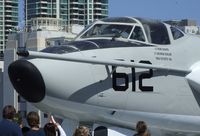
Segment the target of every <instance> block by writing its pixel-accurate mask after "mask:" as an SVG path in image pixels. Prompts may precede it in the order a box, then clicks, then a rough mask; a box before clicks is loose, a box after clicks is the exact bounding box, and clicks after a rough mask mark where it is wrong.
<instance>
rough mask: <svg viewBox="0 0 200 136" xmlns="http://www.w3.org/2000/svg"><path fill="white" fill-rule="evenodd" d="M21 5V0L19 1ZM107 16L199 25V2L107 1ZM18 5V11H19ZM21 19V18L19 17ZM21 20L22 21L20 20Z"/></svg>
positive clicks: (189, 0) (178, 0) (192, 0)
mask: <svg viewBox="0 0 200 136" xmlns="http://www.w3.org/2000/svg"><path fill="white" fill-rule="evenodd" d="M19 1H20V3H22V0H19ZM108 2H109V16H133V17H147V18H152V19H161V20H171V19H186V18H187V19H192V20H196V21H197V23H198V24H199V25H200V0H108ZM21 5H22V4H19V9H21ZM20 18H21V16H20ZM21 20H22V19H21Z"/></svg>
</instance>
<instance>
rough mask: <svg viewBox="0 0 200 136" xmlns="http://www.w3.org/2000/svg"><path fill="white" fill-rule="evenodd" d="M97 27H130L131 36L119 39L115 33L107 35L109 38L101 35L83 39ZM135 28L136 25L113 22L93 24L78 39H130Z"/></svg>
mask: <svg viewBox="0 0 200 136" xmlns="http://www.w3.org/2000/svg"><path fill="white" fill-rule="evenodd" d="M97 25H102V26H103V25H116V26H118V25H119V26H120V25H123V26H130V28H131V29H130V31H129V32H128V33H129V34H128V36H126V37H120V36H122V35H120V36H119V37H117V36H116V35H115V34H114V33H112V34H111V35H107V36H105V35H104V36H103V35H102V36H100V35H98V36H91V35H90V36H87V37H83V36H84V35H85V34H86V33H88V32H89V31H91V29H94V27H95V26H97ZM134 27H135V25H134V24H127V23H113V22H99V23H94V24H92V25H91V26H90V27H87V29H85V30H84V31H83V32H81V33H80V34H79V35H78V37H77V38H78V39H94V38H113V37H117V38H123V39H127V40H128V39H129V37H130V34H131V32H132V30H133V28H134ZM123 32H124V31H122V33H123ZM118 34H121V33H118Z"/></svg>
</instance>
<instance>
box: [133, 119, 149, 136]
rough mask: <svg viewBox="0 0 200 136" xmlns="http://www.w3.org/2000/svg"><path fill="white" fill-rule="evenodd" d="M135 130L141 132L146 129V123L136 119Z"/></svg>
mask: <svg viewBox="0 0 200 136" xmlns="http://www.w3.org/2000/svg"><path fill="white" fill-rule="evenodd" d="M136 131H137V132H138V134H143V133H145V132H146V131H147V125H146V123H145V122H144V121H138V122H137V125H136Z"/></svg>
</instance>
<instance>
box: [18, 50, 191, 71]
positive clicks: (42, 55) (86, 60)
mask: <svg viewBox="0 0 200 136" xmlns="http://www.w3.org/2000/svg"><path fill="white" fill-rule="evenodd" d="M17 54H18V55H20V56H24V57H34V58H45V59H54V60H63V61H73V62H80V63H90V64H99V65H111V66H120V67H135V68H147V69H157V70H166V71H176V72H183V73H186V74H188V73H190V72H191V70H188V69H181V68H173V67H167V66H164V65H163V66H161V65H152V64H142V63H135V62H128V61H122V60H117V59H113V60H105V59H99V58H92V57H91V58H89V57H84V58H83V57H69V56H64V55H61V54H53V53H44V52H37V51H23V52H17Z"/></svg>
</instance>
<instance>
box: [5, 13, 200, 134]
mask: <svg viewBox="0 0 200 136" xmlns="http://www.w3.org/2000/svg"><path fill="white" fill-rule="evenodd" d="M109 21H110V22H109ZM120 21H121V22H120ZM96 24H97V25H96ZM94 26H95V27H94ZM93 27H94V28H95V29H93ZM135 28H137V29H138V32H137V31H136V30H137V29H135ZM139 30H140V32H143V36H144V37H142V36H141V35H140V36H139V37H135V36H136V35H137V34H141V33H139ZM162 30H163V31H162ZM199 43H200V39H199V38H197V37H194V36H189V35H186V34H184V33H182V32H181V31H179V30H177V29H175V28H173V27H172V26H170V25H167V24H164V23H162V22H159V21H152V20H145V19H144V20H143V19H137V18H134V19H132V18H131V17H128V18H127V17H125V18H111V19H105V20H101V21H97V22H95V23H93V24H91V26H90V27H87V28H86V29H85V30H84V31H83V32H82V33H80V34H79V35H78V36H77V38H76V39H75V40H74V41H71V42H66V43H63V44H61V45H59V46H52V47H47V48H45V49H44V50H42V51H41V52H34V51H26V50H18V55H20V56H24V57H27V58H26V59H24V58H23V59H21V60H18V61H15V62H13V63H12V64H11V65H10V66H9V69H8V71H9V76H10V78H11V82H12V84H13V86H14V88H15V89H16V91H17V92H18V93H19V94H21V95H22V96H23V97H24V98H25V99H26V100H28V101H29V102H32V103H33V104H34V105H35V106H36V107H38V108H39V109H42V110H43V111H44V112H49V111H50V112H52V113H54V114H57V115H59V116H61V117H66V118H70V119H74V120H77V121H85V122H90V123H96V122H103V123H107V124H111V125H116V126H120V127H126V128H130V129H133V126H135V125H136V122H137V121H138V120H144V121H145V122H147V124H148V126H149V127H150V128H159V129H163V130H166V131H174V132H177V131H178V132H197V133H200V130H199V128H200V100H199V98H200V91H199V90H200V89H199V85H200V81H199V76H200V75H199V73H200V72H199V67H200V65H199V60H200V55H199V51H200V45H199ZM13 75H14V76H13ZM27 79H30V80H27ZM36 81H37V82H36ZM40 83H41V84H40ZM29 85H31V86H29ZM30 87H31V89H29V92H27V91H26V90H28V89H27V88H30ZM37 96H40V97H37ZM63 105H64V107H63Z"/></svg>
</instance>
